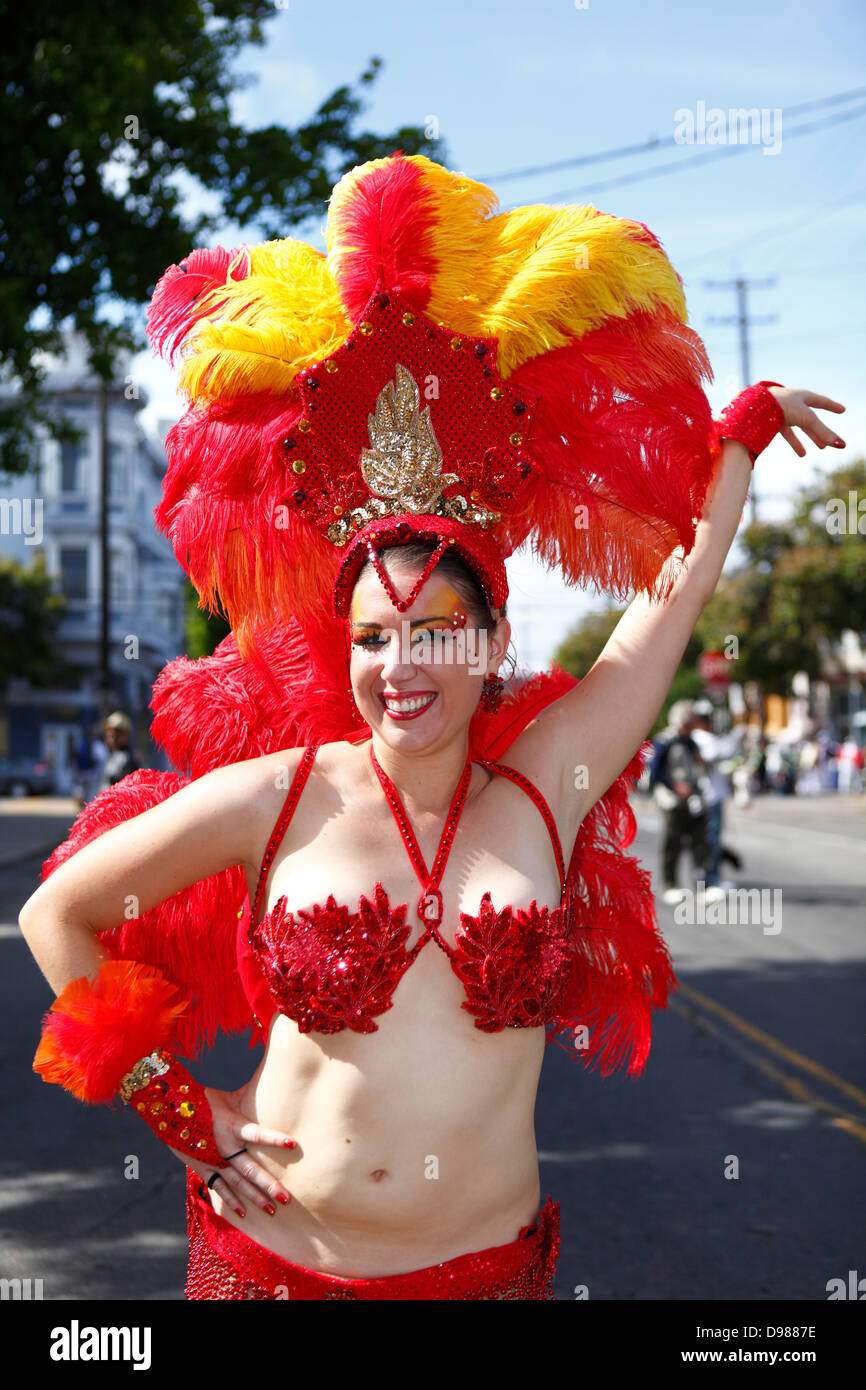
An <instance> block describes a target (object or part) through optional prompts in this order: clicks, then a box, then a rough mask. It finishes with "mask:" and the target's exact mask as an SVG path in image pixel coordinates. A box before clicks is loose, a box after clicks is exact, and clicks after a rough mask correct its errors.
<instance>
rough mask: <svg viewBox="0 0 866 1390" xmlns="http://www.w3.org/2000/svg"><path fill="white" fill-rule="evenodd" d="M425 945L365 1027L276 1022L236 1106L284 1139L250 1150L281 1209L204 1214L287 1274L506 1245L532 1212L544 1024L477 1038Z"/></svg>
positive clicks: (426, 1259)
mask: <svg viewBox="0 0 866 1390" xmlns="http://www.w3.org/2000/svg"><path fill="white" fill-rule="evenodd" d="M464 997H465V996H464V995H463V993H462V987H461V984H460V981H459V980H458V979H457V978H456V977H455V976H454V974H453V972H452V970H451V969H450V966H449V963H448V961H447V959H446V958H445V957H444V955H443V954H442V952H441V951H440V950H439V949H438V948H437V947H436V946H435V945H434V944H433V943H428V944H427V946H426V947H425V948H424V950H423V951H422V952H421V953H420V954H419V956H418V957H417V959H416V960H415V962H414V963H413V965H412V967H411V969H410V970H409V971H407V973H406V975H404V977H403V979H402V980H401V981H400V983H399V985H398V986H397V989H396V990H395V993H394V997H393V1006H392V1008H391V1009H390V1010H388V1011H387V1012H386V1013H384V1014H382V1015H380V1016H379V1017H378V1018H377V1019H376V1022H377V1024H378V1030H377V1031H376V1032H374V1033H367V1034H362V1033H356V1032H353V1031H352V1030H350V1029H344V1030H342V1031H340V1032H337V1033H331V1034H322V1033H309V1034H302V1033H300V1032H299V1030H298V1028H297V1025H296V1024H295V1023H294V1022H293V1021H292V1020H290V1019H288V1018H286V1017H284V1016H283V1015H281V1014H275V1015H274V1017H273V1019H272V1022H271V1026H270V1033H269V1038H268V1044H267V1048H266V1052H265V1056H264V1059H263V1061H262V1064H261V1066H260V1067H259V1068H258V1070H257V1071H256V1073H255V1075H254V1077H253V1079H252V1083H251V1085H250V1086H249V1087H248V1089H247V1091H246V1093H245V1096H244V1100H243V1105H242V1109H243V1112H244V1113H245V1114H246V1115H247V1116H248V1118H249V1119H252V1120H256V1121H257V1122H258V1123H260V1124H262V1125H265V1126H271V1127H274V1128H276V1129H279V1130H283V1131H285V1132H286V1133H287V1134H289V1135H291V1137H292V1138H293V1139H295V1140H296V1142H297V1148H296V1149H294V1150H291V1151H289V1152H284V1151H282V1150H277V1149H275V1148H273V1147H270V1146H266V1147H261V1146H254V1145H249V1146H248V1147H249V1152H250V1154H251V1155H253V1156H254V1157H255V1158H256V1159H257V1160H258V1161H259V1162H260V1163H261V1164H262V1166H263V1167H264V1168H266V1169H267V1170H268V1171H269V1172H271V1173H273V1175H274V1177H276V1178H277V1179H278V1180H279V1181H280V1182H281V1183H283V1184H284V1185H285V1188H286V1190H287V1191H288V1192H290V1193H291V1194H292V1200H291V1202H290V1203H289V1204H288V1206H282V1205H281V1204H280V1203H274V1205H275V1206H276V1208H277V1211H276V1215H274V1216H269V1215H268V1214H267V1213H266V1212H264V1211H263V1210H262V1209H261V1208H260V1207H258V1206H256V1205H255V1203H254V1202H252V1201H251V1200H249V1199H248V1198H244V1199H243V1203H242V1204H243V1206H244V1208H245V1210H246V1215H245V1216H244V1217H242V1218H241V1217H238V1216H237V1215H236V1214H235V1213H234V1212H233V1211H232V1209H231V1207H230V1206H229V1205H228V1204H227V1203H226V1202H224V1201H223V1200H222V1199H221V1198H219V1197H218V1195H217V1194H216V1193H214V1194H213V1197H212V1200H213V1205H214V1209H215V1210H216V1211H217V1212H218V1213H219V1214H220V1215H221V1216H222V1217H223V1218H224V1219H225V1220H226V1221H228V1222H229V1223H230V1224H232V1225H233V1226H235V1227H236V1228H237V1229H238V1230H240V1231H243V1232H244V1233H245V1234H246V1235H248V1236H249V1237H251V1239H253V1240H255V1241H257V1242H258V1243H259V1244H260V1245H263V1246H265V1247H266V1248H267V1249H268V1250H271V1251H273V1252H275V1253H276V1254H277V1255H279V1256H281V1257H282V1258H283V1259H286V1260H289V1261H291V1262H292V1263H293V1264H298V1265H302V1266H304V1267H305V1268H307V1269H314V1270H319V1271H322V1272H325V1273H330V1274H338V1275H343V1276H345V1277H348V1278H377V1277H380V1276H384V1275H389V1274H402V1273H406V1272H409V1271H411V1270H415V1269H422V1268H425V1267H426V1266H428V1265H432V1264H439V1263H440V1262H442V1261H443V1260H448V1259H452V1258H454V1257H455V1256H457V1255H461V1254H465V1253H467V1252H469V1251H474V1250H482V1249H486V1248H488V1247H490V1246H495V1245H504V1244H507V1243H508V1242H510V1241H512V1240H514V1239H516V1237H517V1235H518V1232H519V1230H520V1228H521V1226H525V1225H528V1224H531V1223H532V1222H533V1221H534V1220H535V1217H536V1215H537V1212H538V1206H539V1199H540V1186H539V1174H538V1157H537V1151H536V1144H535V1131H534V1109H535V1097H536V1091H537V1087H538V1079H539V1075H540V1071H541V1063H542V1057H543V1053H544V1029H543V1028H505V1029H503V1030H502V1031H501V1032H499V1033H485V1032H482V1031H481V1030H480V1029H478V1028H476V1027H475V1026H474V1023H473V1020H472V1017H471V1015H469V1014H468V1013H467V1011H466V1010H465V1009H461V1008H460V1003H461V999H462V998H464Z"/></svg>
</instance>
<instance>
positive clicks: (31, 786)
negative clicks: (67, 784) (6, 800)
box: [0, 758, 54, 796]
mask: <svg viewBox="0 0 866 1390" xmlns="http://www.w3.org/2000/svg"><path fill="white" fill-rule="evenodd" d="M53 791H54V772H53V769H52V767H51V764H50V763H43V762H34V761H33V759H32V758H0V796H44V795H46V794H50V793H51V792H53Z"/></svg>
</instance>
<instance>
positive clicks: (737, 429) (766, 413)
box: [713, 381, 785, 467]
mask: <svg viewBox="0 0 866 1390" xmlns="http://www.w3.org/2000/svg"><path fill="white" fill-rule="evenodd" d="M781 385H782V382H781V381H759V382H758V383H757V384H756V385H755V386H747V387H746V389H745V391H741V392H740V393H739V395H737V396H735V397H734V399H733V400H732V401H731V403H730V405H726V406H725V408H724V410H723V411H722V413H721V415H720V416H719V418H718V420H714V421H713V446H714V448H715V449H719V448H721V445H722V441H723V440H725V439H735V440H736V441H737V443H738V444H742V445H743V447H744V448H745V449H748V451H749V454H750V455H751V459H752V466H753V467H754V463H755V460H756V458H757V457H758V454H760V453H762V452H763V450H764V449H766V447H767V445H768V444H769V443H770V441H771V439H773V438H775V436H776V435H777V434H778V433H779V430H780V429H781V428H782V426H783V425H784V423H785V412H784V411H783V410H782V407H781V406H780V405H779V402H778V401H777V400H776V398H775V396H773V395H771V393H770V392H769V391H768V390H767V387H768V386H781Z"/></svg>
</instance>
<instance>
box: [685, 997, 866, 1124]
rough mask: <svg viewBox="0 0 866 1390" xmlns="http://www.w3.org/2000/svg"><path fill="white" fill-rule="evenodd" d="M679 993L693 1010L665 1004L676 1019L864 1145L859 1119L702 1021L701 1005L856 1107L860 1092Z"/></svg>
mask: <svg viewBox="0 0 866 1390" xmlns="http://www.w3.org/2000/svg"><path fill="white" fill-rule="evenodd" d="M679 992H680V993H683V994H685V995H686V996H687V997H689V996H691V997H693V999H694V1006H692V1007H689V1006H688V1005H685V1004H682V1003H680V1002H679V1000H678V999H676V998H672V999H670V1000H669V1001H668V1008H670V1009H671V1010H672V1011H673V1013H675V1014H677V1015H678V1017H680V1018H682V1019H683V1020H684V1021H685V1022H686V1023H689V1024H692V1025H693V1026H695V1027H697V1028H700V1029H701V1030H702V1031H703V1032H705V1033H709V1034H710V1036H711V1037H714V1038H718V1039H719V1041H720V1042H721V1043H722V1044H723V1045H724V1046H726V1047H728V1048H730V1049H731V1050H732V1051H733V1052H735V1053H736V1054H737V1055H738V1056H739V1057H742V1058H743V1060H744V1061H745V1062H747V1063H748V1064H749V1065H750V1066H752V1067H755V1068H756V1069H757V1070H758V1071H760V1072H762V1073H763V1074H764V1075H765V1076H767V1077H769V1079H770V1080H771V1081H773V1082H775V1083H776V1085H778V1086H781V1087H782V1089H783V1090H784V1091H786V1092H787V1093H788V1095H789V1096H792V1097H793V1099H794V1100H796V1101H798V1102H800V1103H801V1104H803V1105H808V1106H810V1108H811V1109H813V1110H815V1111H818V1112H820V1113H822V1114H824V1115H826V1116H827V1117H828V1119H829V1123H830V1124H831V1125H833V1126H834V1127H835V1128H837V1129H841V1130H844V1131H845V1133H846V1134H850V1135H852V1136H853V1137H854V1138H855V1139H858V1140H859V1141H860V1143H861V1144H864V1145H866V1124H864V1122H863V1120H862V1119H861V1118H860V1117H858V1116H856V1115H849V1114H848V1113H847V1112H846V1111H845V1110H842V1109H841V1108H840V1106H839V1105H838V1103H837V1102H835V1101H832V1100H825V1099H824V1097H823V1096H819V1095H818V1094H817V1093H816V1092H815V1091H813V1090H811V1088H810V1087H808V1086H807V1085H806V1084H805V1082H803V1081H801V1080H800V1078H799V1077H796V1076H789V1075H788V1073H787V1072H785V1071H782V1069H781V1068H780V1067H777V1066H775V1065H774V1063H773V1062H770V1061H768V1060H767V1058H766V1057H761V1056H759V1055H758V1054H757V1053H755V1052H754V1051H753V1049H752V1048H750V1047H747V1046H746V1045H745V1044H744V1043H740V1042H737V1040H736V1039H735V1038H733V1037H732V1036H731V1034H730V1033H729V1032H727V1031H726V1030H725V1029H723V1028H720V1027H717V1025H716V1024H714V1023H711V1022H710V1020H709V1019H708V1018H705V1017H703V1016H702V1014H700V1013H699V1012H698V1011H697V1010H698V1008H700V1006H701V1005H704V1006H706V1007H707V1008H708V1009H709V1010H711V1011H712V1012H714V1013H718V1014H720V1015H721V1017H722V1018H723V1019H725V1021H726V1022H730V1023H732V1024H733V1026H734V1027H735V1028H737V1029H738V1031H739V1032H741V1033H744V1034H745V1035H746V1037H748V1038H749V1039H750V1040H752V1041H760V1042H762V1043H764V1044H765V1045H767V1046H769V1047H770V1048H771V1050H772V1051H774V1052H779V1053H781V1055H782V1056H784V1057H785V1058H786V1059H787V1060H789V1061H791V1062H793V1064H794V1065H801V1066H804V1068H805V1070H807V1071H810V1072H811V1073H812V1074H813V1075H816V1076H818V1077H820V1078H821V1079H822V1080H825V1081H826V1082H827V1084H829V1085H831V1086H838V1088H839V1089H841V1090H844V1091H845V1092H847V1093H850V1094H851V1096H852V1098H853V1099H855V1100H856V1102H857V1103H858V1104H864V1102H866V1097H864V1095H863V1092H862V1091H860V1090H858V1088H857V1087H856V1086H852V1085H851V1084H850V1083H849V1082H847V1081H842V1080H841V1078H839V1077H836V1076H835V1075H834V1074H833V1073H832V1072H829V1071H827V1069H826V1068H825V1067H822V1066H820V1065H819V1064H818V1063H817V1062H812V1061H811V1059H810V1058H808V1057H803V1056H802V1054H801V1053H798V1052H795V1051H794V1050H793V1049H791V1048H788V1047H786V1046H785V1044H784V1043H779V1042H777V1041H776V1039H775V1038H772V1037H770V1035H769V1034H767V1033H764V1032H762V1030H761V1029H760V1028H754V1027H753V1026H752V1024H750V1023H747V1022H746V1020H745V1019H741V1018H740V1017H739V1016H738V1015H737V1014H733V1013H731V1011H730V1010H728V1009H726V1008H725V1007H724V1005H722V1004H717V1003H716V1001H715V1000H714V999H709V998H708V997H707V996H706V995H704V994H701V993H700V991H699V990H695V989H692V987H691V986H690V985H684V984H681V985H680V990H679ZM695 1006H697V1007H695ZM861 1098H862V1099H861Z"/></svg>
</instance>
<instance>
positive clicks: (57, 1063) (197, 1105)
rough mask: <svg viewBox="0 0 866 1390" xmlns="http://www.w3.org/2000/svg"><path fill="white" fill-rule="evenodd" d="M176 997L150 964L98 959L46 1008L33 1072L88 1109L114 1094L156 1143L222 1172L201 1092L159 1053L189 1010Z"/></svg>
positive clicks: (175, 993)
mask: <svg viewBox="0 0 866 1390" xmlns="http://www.w3.org/2000/svg"><path fill="white" fill-rule="evenodd" d="M177 994H178V991H177V986H176V985H174V984H172V983H171V981H170V980H167V979H166V977H165V976H164V975H163V974H162V972H161V971H160V970H158V969H157V968H156V966H153V965H145V964H143V963H142V962H141V961H134V960H109V961H103V963H102V965H101V966H100V968H99V974H98V976H97V978H96V979H95V980H94V982H93V984H91V983H90V981H89V980H88V978H87V976H86V975H83V976H82V977H81V978H80V979H78V980H72V981H71V982H70V984H68V985H67V986H66V988H65V989H64V990H63V991H62V992H61V993H60V994H59V995H58V996H57V998H56V999H55V1001H54V1003H53V1004H52V1005H51V1008H50V1009H49V1011H48V1013H47V1014H46V1015H45V1019H44V1021H43V1026H42V1038H41V1041H40V1043H39V1047H38V1048H37V1050H36V1056H35V1057H34V1059H33V1070H34V1071H35V1072H38V1073H39V1075H40V1076H41V1077H42V1079H43V1081H51V1082H54V1083H56V1084H57V1085H59V1086H62V1087H63V1088H64V1089H65V1090H67V1091H71V1093H72V1094H73V1095H74V1096H77V1098H78V1099H79V1100H84V1101H87V1102H89V1103H90V1104H92V1105H93V1104H99V1103H100V1102H104V1101H110V1100H111V1099H112V1097H113V1096H114V1095H115V1094H116V1093H118V1092H119V1093H120V1095H121V1098H122V1099H123V1100H124V1101H126V1102H127V1104H128V1103H130V1101H132V1104H133V1107H134V1109H135V1110H136V1112H137V1113H138V1114H139V1115H141V1117H142V1119H144V1120H145V1121H146V1122H147V1124H149V1125H150V1127H151V1129H152V1130H153V1131H154V1133H155V1134H156V1135H157V1136H158V1137H159V1138H160V1139H163V1140H164V1141H165V1142H166V1143H167V1144H171V1145H172V1147H173V1148H176V1149H179V1150H180V1151H181V1153H186V1154H189V1156H190V1157H191V1158H199V1159H201V1160H202V1161H203V1162H205V1163H212V1164H213V1165H214V1167H219V1168H222V1167H225V1166H226V1164H225V1163H224V1161H223V1159H222V1158H221V1156H220V1154H219V1152H218V1151H217V1148H216V1144H215V1142H214V1135H213V1121H212V1119H211V1112H210V1105H209V1104H208V1101H207V1097H206V1096H205V1093H204V1089H203V1087H201V1086H200V1085H199V1083H198V1082H197V1081H196V1080H194V1078H193V1077H191V1076H190V1075H189V1073H188V1072H187V1071H185V1069H184V1068H183V1067H182V1066H181V1065H180V1063H179V1062H177V1061H175V1060H174V1059H173V1058H172V1057H171V1056H170V1055H169V1054H168V1053H167V1052H165V1051H163V1049H164V1048H165V1047H166V1046H167V1045H170V1044H171V1039H172V1035H173V1031H174V1024H175V1021H176V1020H177V1018H178V1017H179V1016H180V1014H182V1013H183V1012H184V1010H185V1009H186V1007H187V1002H186V1000H182V999H178V997H177Z"/></svg>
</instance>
